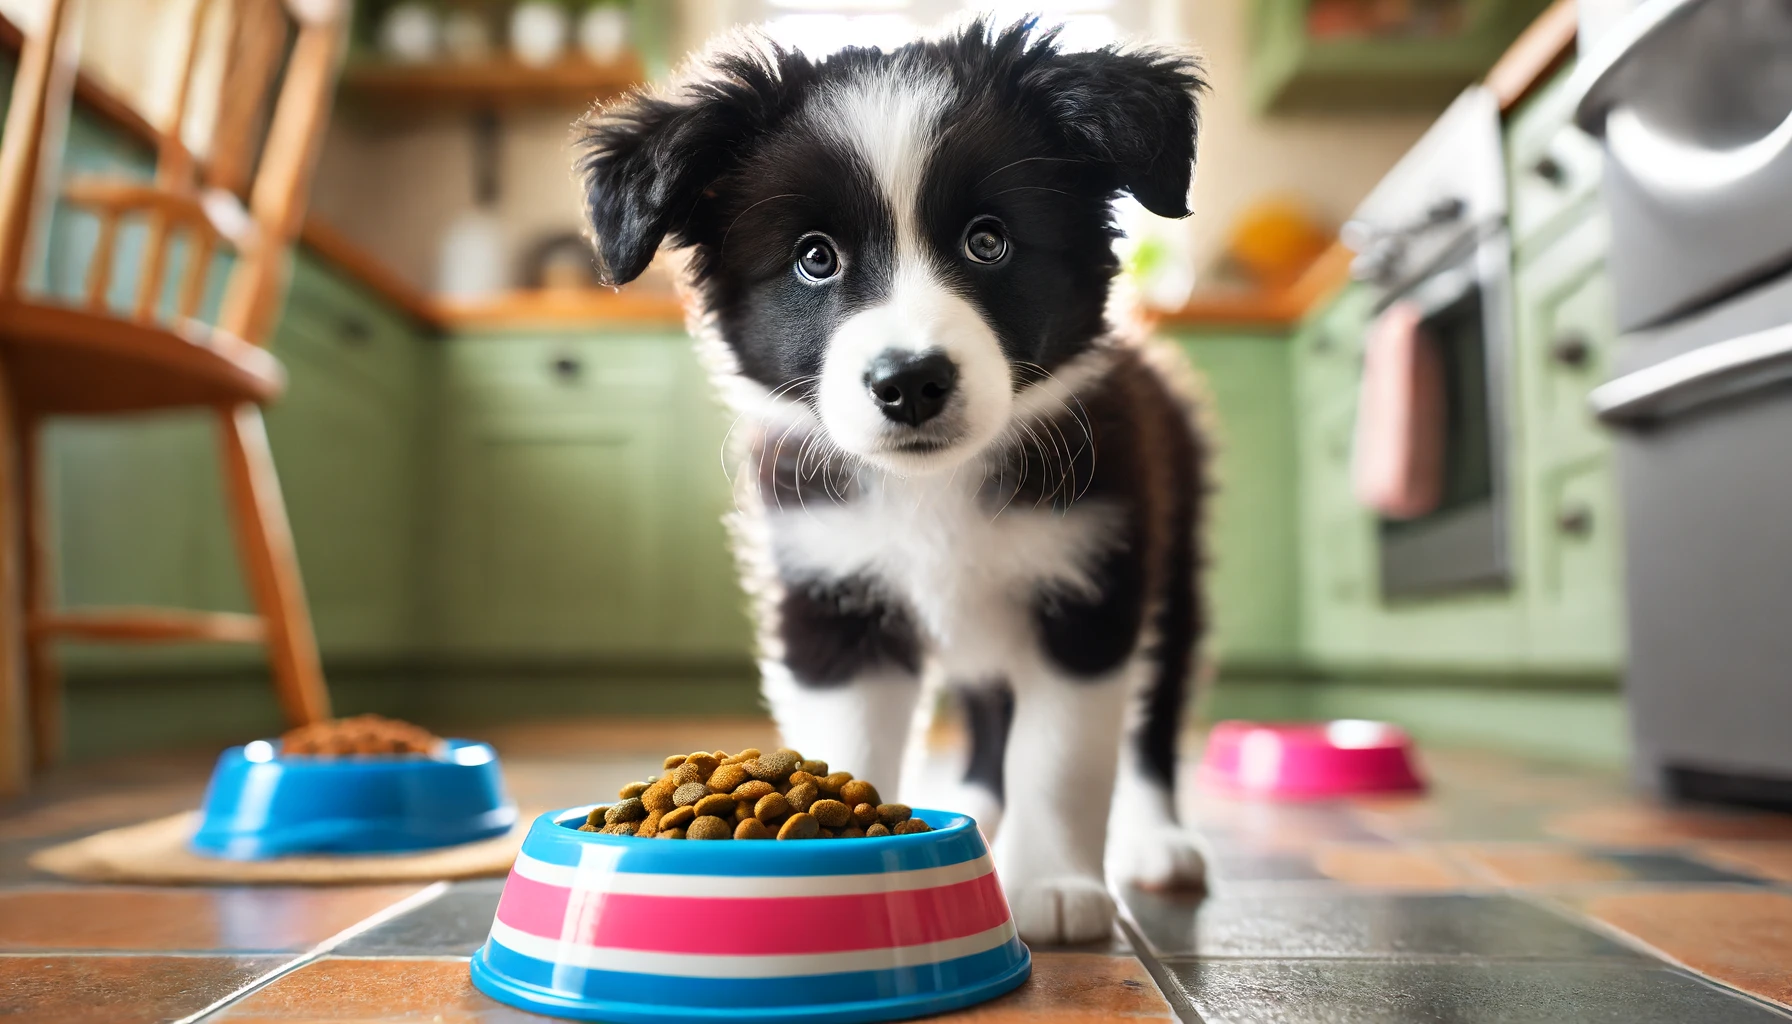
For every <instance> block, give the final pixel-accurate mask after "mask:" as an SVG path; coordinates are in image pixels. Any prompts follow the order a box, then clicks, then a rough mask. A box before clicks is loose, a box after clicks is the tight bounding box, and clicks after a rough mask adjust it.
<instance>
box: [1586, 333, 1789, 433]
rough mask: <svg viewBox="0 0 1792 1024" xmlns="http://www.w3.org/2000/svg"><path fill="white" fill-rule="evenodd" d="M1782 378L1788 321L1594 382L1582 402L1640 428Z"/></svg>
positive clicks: (1604, 416) (1612, 420)
mask: <svg viewBox="0 0 1792 1024" xmlns="http://www.w3.org/2000/svg"><path fill="white" fill-rule="evenodd" d="M1787 380H1792V324H1786V325H1783V326H1780V327H1771V328H1768V329H1767V330H1764V331H1756V332H1755V333H1753V334H1744V335H1742V336H1741V337H1737V338H1731V339H1729V340H1728V341H1720V342H1718V343H1716V344H1714V345H1706V346H1704V347H1702V348H1696V349H1693V350H1692V351H1691V352H1685V353H1682V354H1680V355H1677V356H1674V357H1673V358H1671V359H1664V360H1662V361H1661V362H1659V363H1656V364H1655V365H1654V366H1650V367H1647V368H1645V369H1641V370H1637V371H1636V372H1634V373H1628V374H1625V375H1624V376H1622V377H1619V378H1617V379H1616V380H1611V381H1607V382H1606V383H1604V384H1601V385H1599V386H1598V387H1596V388H1594V389H1593V391H1592V393H1591V394H1590V395H1588V396H1587V401H1588V404H1589V405H1591V406H1592V409H1593V414H1594V415H1595V416H1597V417H1599V419H1600V420H1601V421H1603V422H1605V423H1607V424H1610V425H1611V426H1614V427H1641V426H1647V425H1649V424H1651V423H1657V422H1660V421H1662V420H1665V419H1669V418H1671V417H1674V416H1679V415H1683V414H1685V413H1687V412H1691V411H1692V410H1694V409H1698V408H1701V407H1703V406H1706V405H1710V404H1711V403H1713V402H1716V401H1720V400H1722V399H1725V398H1729V397H1731V396H1733V395H1738V394H1742V393H1744V392H1747V391H1753V390H1755V389H1757V388H1762V387H1766V386H1768V385H1770V384H1778V383H1781V382H1783V381H1787Z"/></svg>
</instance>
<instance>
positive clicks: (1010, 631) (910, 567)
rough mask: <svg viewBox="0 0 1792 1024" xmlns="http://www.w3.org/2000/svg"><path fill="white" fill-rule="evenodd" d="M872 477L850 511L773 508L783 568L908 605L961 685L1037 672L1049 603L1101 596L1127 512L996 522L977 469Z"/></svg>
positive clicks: (1012, 514) (1010, 515)
mask: <svg viewBox="0 0 1792 1024" xmlns="http://www.w3.org/2000/svg"><path fill="white" fill-rule="evenodd" d="M867 476H868V477H869V478H868V479H862V481H861V484H862V486H861V488H860V489H859V491H858V492H857V493H855V495H854V497H853V500H852V501H850V502H848V503H844V504H838V505H824V506H820V507H817V506H815V505H810V506H809V507H807V508H804V509H784V510H775V509H774V510H771V511H770V514H769V522H768V525H769V527H770V532H771V538H772V545H773V549H774V551H775V554H776V557H777V561H778V564H779V565H780V566H781V567H782V569H783V570H784V571H785V572H786V573H787V574H789V575H790V576H792V577H796V578H804V577H807V578H810V579H819V580H839V579H845V578H848V577H860V578H865V579H869V580H871V581H874V585H875V586H876V587H878V588H879V589H881V590H883V591H885V592H886V593H887V594H888V595H889V596H891V597H893V598H896V599H898V600H900V601H902V602H903V603H904V604H905V605H906V606H907V607H908V609H909V611H910V612H911V613H912V614H913V615H914V617H915V622H916V624H917V625H918V626H919V627H920V628H921V630H922V632H923V634H924V637H925V639H926V640H927V641H928V646H929V648H930V653H932V654H933V655H934V656H935V657H936V658H937V659H938V660H939V661H940V663H941V666H942V667H943V668H944V669H945V670H946V671H947V672H948V673H949V674H950V675H952V676H954V677H958V678H962V679H966V680H967V681H972V680H975V679H978V678H998V677H1001V676H1004V675H1006V674H1008V673H1011V672H1013V671H1014V670H1015V669H1016V668H1017V667H1021V666H1022V665H1025V664H1028V663H1030V661H1031V660H1032V659H1033V658H1034V657H1036V651H1037V641H1036V637H1035V636H1034V634H1033V625H1032V620H1031V612H1032V609H1033V608H1034V607H1035V605H1036V603H1037V601H1038V600H1039V599H1040V597H1041V596H1044V595H1065V594H1076V595H1093V594H1095V593H1096V592H1097V588H1096V584H1095V582H1094V581H1093V580H1092V579H1091V576H1090V573H1091V569H1092V568H1093V566H1094V565H1095V564H1096V562H1097V561H1098V560H1099V558H1100V556H1101V555H1102V554H1103V553H1104V552H1105V551H1106V550H1107V549H1108V548H1109V546H1111V545H1112V544H1113V543H1114V538H1115V535H1116V531H1115V529H1114V525H1115V521H1116V516H1117V510H1116V509H1114V508H1112V507H1109V506H1106V505H1103V504H1101V503H1086V504H1082V505H1078V506H1077V507H1076V508H1074V509H1073V510H1071V511H1070V512H1068V513H1061V512H1055V511H1049V510H1034V509H1017V508H1012V507H1010V508H1007V509H1004V510H1001V511H999V512H997V511H995V510H993V509H992V508H991V507H990V506H989V505H988V504H987V503H985V502H983V501H981V500H979V498H978V495H977V485H978V484H979V483H980V481H979V480H978V479H976V475H975V474H972V473H970V472H968V468H967V472H963V473H960V474H956V475H941V476H936V477H908V478H903V477H892V476H885V475H881V474H879V475H870V474H867ZM967 478H969V479H967Z"/></svg>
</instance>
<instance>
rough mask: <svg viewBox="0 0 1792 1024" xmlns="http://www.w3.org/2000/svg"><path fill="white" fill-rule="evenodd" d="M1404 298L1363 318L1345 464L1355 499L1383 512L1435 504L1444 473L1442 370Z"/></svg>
mask: <svg viewBox="0 0 1792 1024" xmlns="http://www.w3.org/2000/svg"><path fill="white" fill-rule="evenodd" d="M1422 320H1423V314H1422V313H1421V311H1420V310H1419V308H1418V307H1417V306H1416V305H1414V304H1412V303H1410V302H1401V303H1395V304H1394V305H1392V306H1389V307H1388V308H1387V309H1386V310H1385V311H1383V313H1382V314H1381V316H1379V317H1377V318H1376V319H1375V322H1374V323H1372V324H1370V325H1369V333H1368V339H1367V343H1366V345H1365V346H1364V352H1363V379H1362V385H1361V391H1360V394H1359V400H1358V403H1357V411H1356V440H1355V451H1354V453H1353V464H1352V467H1351V471H1352V477H1353V482H1354V485H1355V490H1356V497H1357V500H1358V501H1360V502H1362V503H1363V504H1364V505H1365V506H1367V507H1369V508H1371V509H1374V510H1375V511H1376V512H1378V513H1380V514H1381V515H1382V516H1383V517H1385V518H1388V519H1416V518H1418V517H1419V516H1423V515H1425V514H1427V513H1429V512H1431V511H1433V510H1434V509H1436V508H1437V504H1438V501H1439V499H1441V498H1442V496H1443V477H1444V375H1443V361H1442V359H1441V357H1440V356H1439V354H1438V351H1437V343H1436V341H1434V340H1433V339H1432V338H1430V337H1429V336H1428V335H1426V333H1425V331H1424V329H1423V327H1422V325H1421V322H1422Z"/></svg>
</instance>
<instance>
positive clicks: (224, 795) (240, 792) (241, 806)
mask: <svg viewBox="0 0 1792 1024" xmlns="http://www.w3.org/2000/svg"><path fill="white" fill-rule="evenodd" d="M445 744H446V745H445V747H444V749H443V751H442V753H441V755H440V756H431V755H426V754H361V755H352V756H347V757H317V756H314V755H294V756H290V757H284V756H281V755H280V754H279V753H278V751H279V744H278V742H277V741H273V740H256V741H255V742H253V743H249V744H245V745H244V746H240V747H231V748H230V749H229V750H226V751H224V753H223V754H222V755H220V756H219V757H218V764H217V767H216V768H214V769H212V779H211V783H210V785H208V786H207V787H206V791H205V815H204V820H203V821H202V822H201V823H200V826H199V831H198V832H197V833H195V834H194V836H193V839H192V841H191V844H190V845H191V846H192V849H193V851H194V852H196V853H202V854H205V855H207V856H212V857H224V858H227V859H230V860H262V859H264V858H268V857H284V856H288V855H291V854H300V853H337V854H352V853H398V852H402V851H406V850H427V849H433V848H435V847H439V846H454V845H456V844H459V843H470V842H473V841H474V840H476V839H486V838H489V837H491V836H496V835H502V834H503V833H504V832H507V831H509V829H510V828H511V826H513V825H515V824H516V804H515V803H513V802H512V801H511V799H510V795H509V793H508V792H507V791H506V789H505V787H504V772H503V770H502V769H501V768H500V767H499V766H498V755H497V753H496V752H495V751H493V750H492V748H491V747H490V746H488V745H487V744H484V743H476V742H473V741H472V740H447V741H445Z"/></svg>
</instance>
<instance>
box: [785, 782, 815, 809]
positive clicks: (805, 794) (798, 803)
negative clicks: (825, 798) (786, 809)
mask: <svg viewBox="0 0 1792 1024" xmlns="http://www.w3.org/2000/svg"><path fill="white" fill-rule="evenodd" d="M820 797H821V790H819V789H816V788H815V783H813V782H803V783H798V784H797V785H794V786H792V787H790V792H788V793H786V794H784V798H785V799H786V800H789V801H790V806H791V807H792V808H793V809H795V810H799V811H806V810H808V809H809V805H810V804H812V803H814V802H815V801H816V800H817V799H819V798H820Z"/></svg>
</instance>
